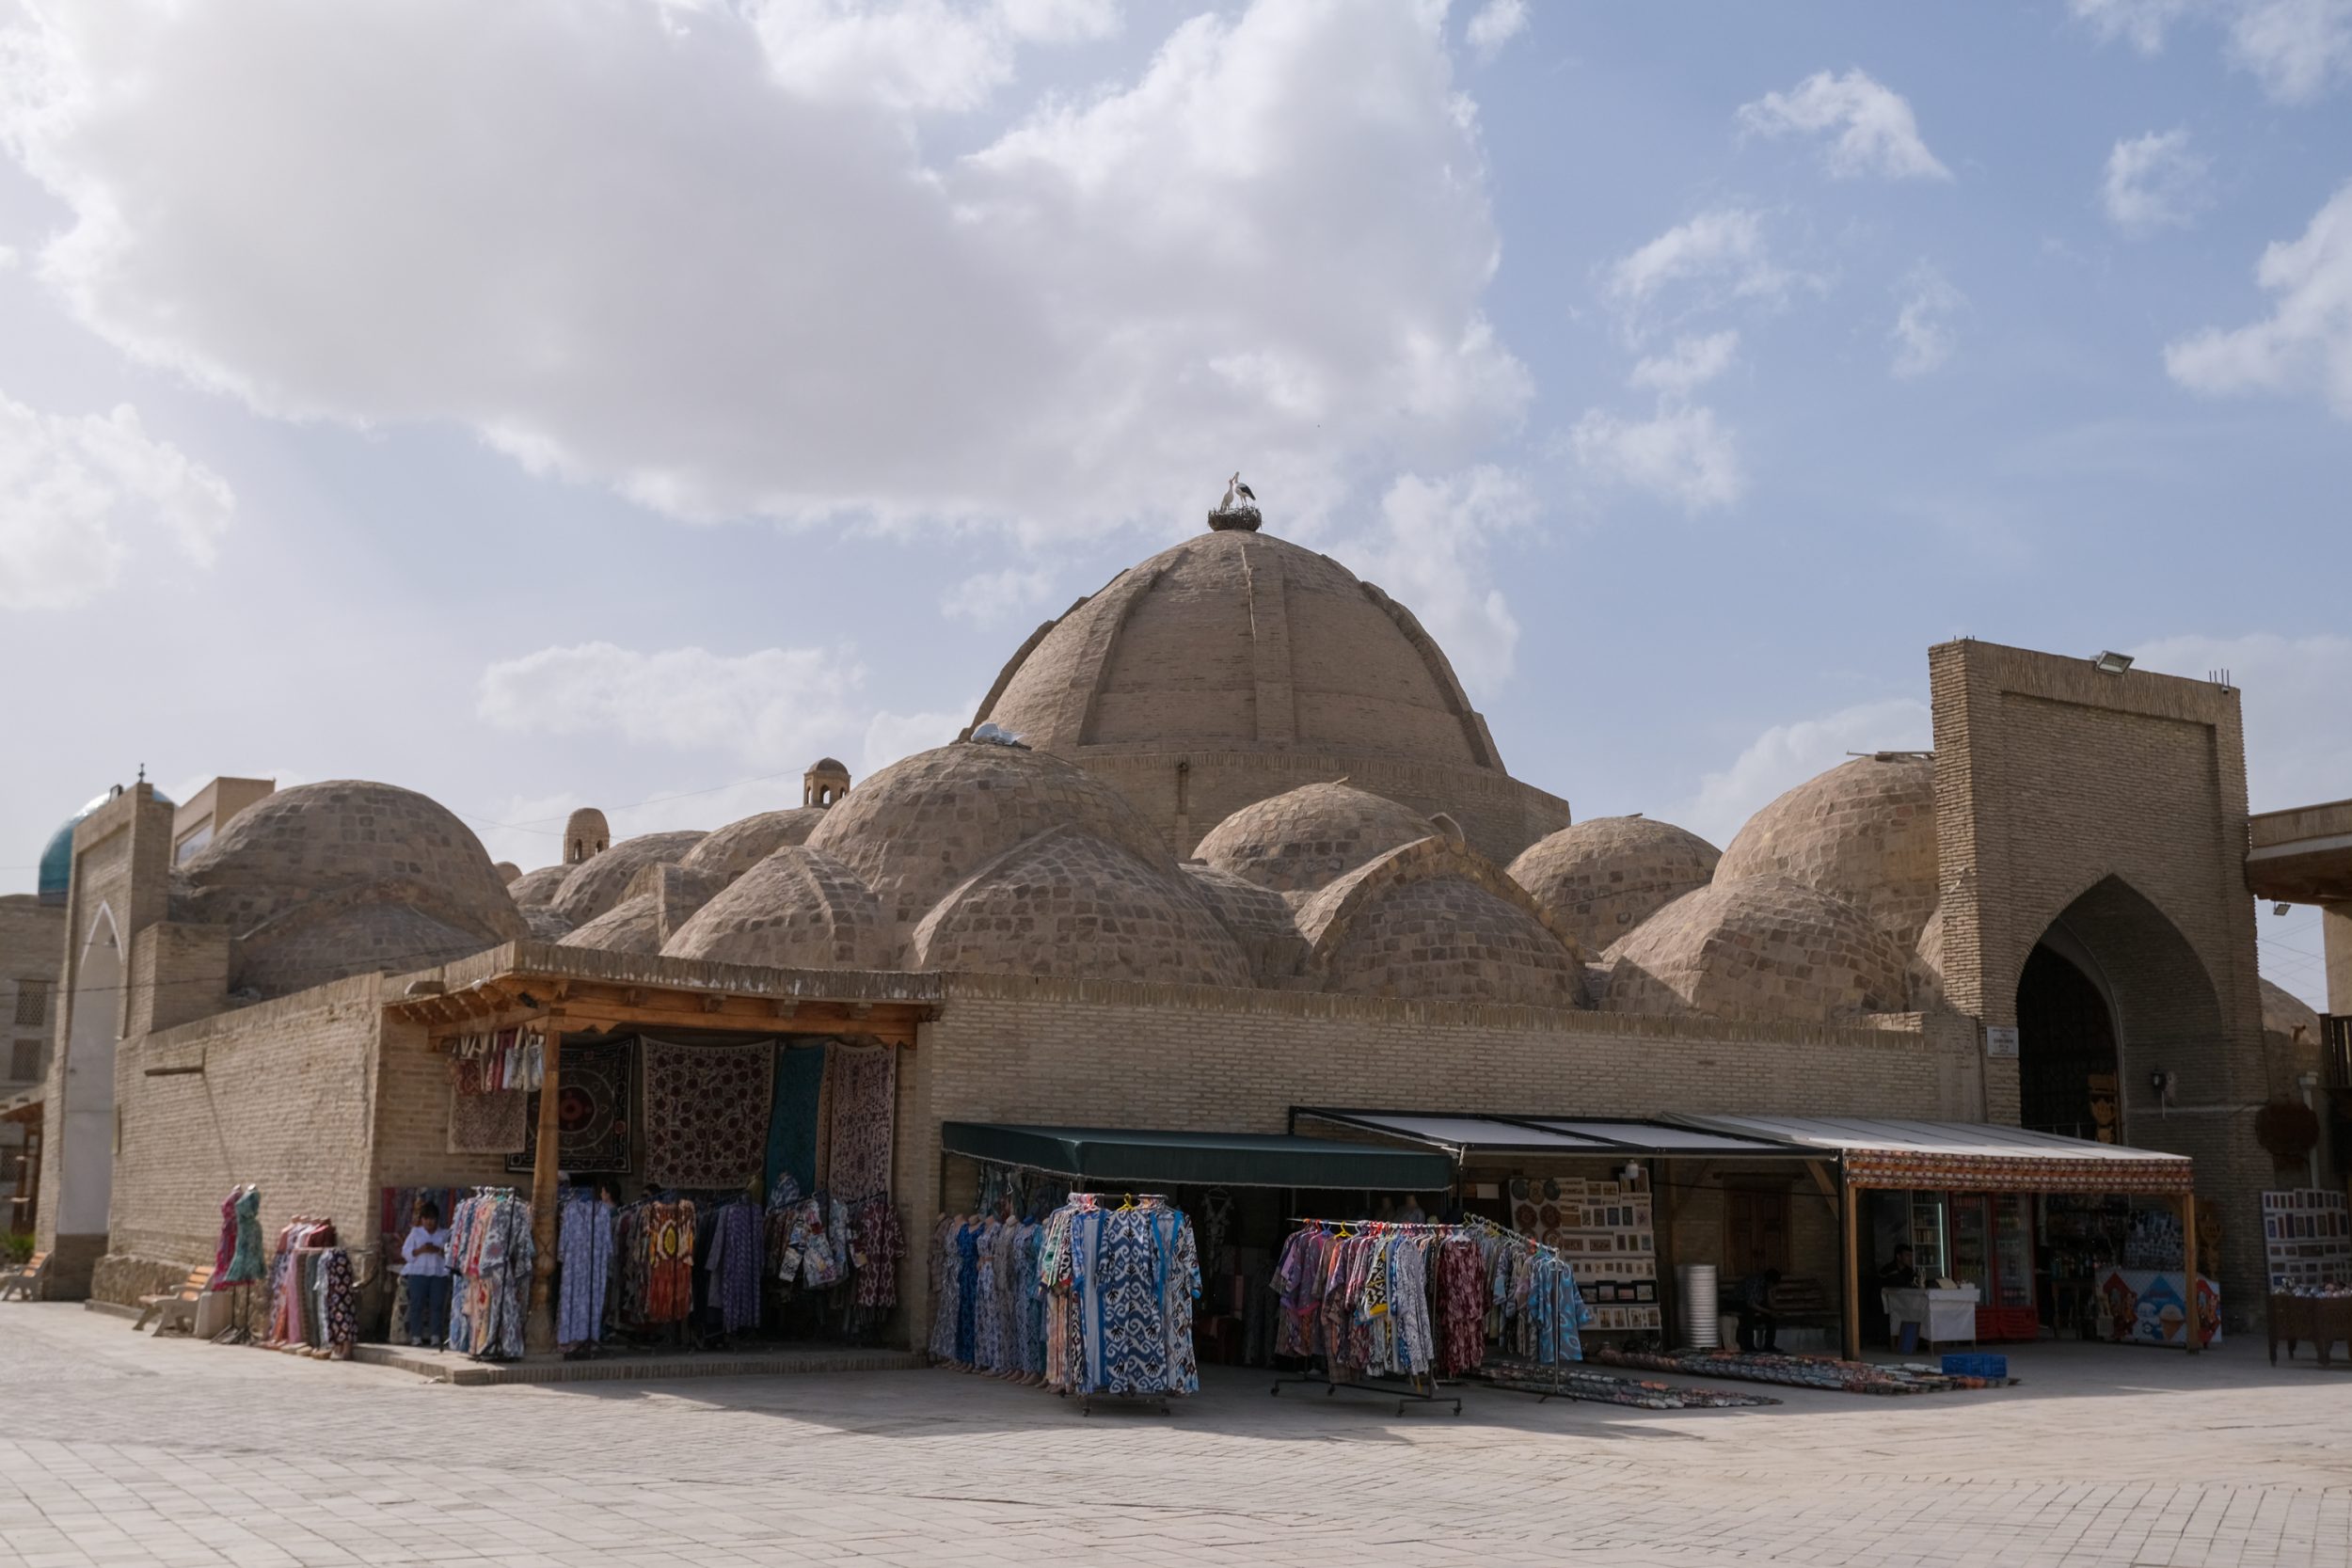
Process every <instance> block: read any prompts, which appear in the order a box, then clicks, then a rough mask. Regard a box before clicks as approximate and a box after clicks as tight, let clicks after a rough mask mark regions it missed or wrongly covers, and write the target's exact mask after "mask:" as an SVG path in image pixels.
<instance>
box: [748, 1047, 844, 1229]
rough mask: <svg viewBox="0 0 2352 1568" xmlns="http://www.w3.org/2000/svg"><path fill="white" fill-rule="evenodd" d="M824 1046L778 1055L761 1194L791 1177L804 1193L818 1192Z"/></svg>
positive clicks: (788, 1051)
mask: <svg viewBox="0 0 2352 1568" xmlns="http://www.w3.org/2000/svg"><path fill="white" fill-rule="evenodd" d="M829 1054H831V1053H829V1052H828V1051H827V1050H826V1049H825V1048H824V1047H823V1046H821V1045H818V1046H799V1047H795V1048H793V1049H791V1050H783V1051H778V1052H777V1053H776V1099H775V1108H774V1110H773V1111H772V1112H771V1113H770V1116H769V1120H768V1167H767V1170H766V1172H765V1173H764V1174H765V1175H766V1177H767V1180H766V1182H765V1184H764V1185H763V1186H762V1187H761V1189H760V1190H761V1191H762V1192H774V1191H775V1190H776V1178H777V1177H779V1176H784V1175H787V1174H788V1175H789V1176H790V1177H791V1178H792V1180H793V1181H794V1182H795V1183H797V1184H798V1185H799V1187H800V1190H801V1191H803V1192H804V1193H813V1192H815V1191H816V1190H817V1141H818V1140H817V1129H818V1119H817V1114H818V1108H819V1106H820V1104H821V1103H822V1101H823V1099H824V1088H825V1058H826V1056H828V1055H829Z"/></svg>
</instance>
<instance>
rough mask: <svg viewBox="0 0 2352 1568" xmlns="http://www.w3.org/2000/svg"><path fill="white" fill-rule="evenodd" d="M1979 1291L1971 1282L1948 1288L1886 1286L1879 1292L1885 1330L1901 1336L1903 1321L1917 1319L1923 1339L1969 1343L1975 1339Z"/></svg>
mask: <svg viewBox="0 0 2352 1568" xmlns="http://www.w3.org/2000/svg"><path fill="white" fill-rule="evenodd" d="M1981 1295H1982V1292H1980V1291H1978V1289H1977V1288H1976V1287H1975V1286H1974V1285H1963V1286H1960V1287H1959V1288H1958V1289H1956V1290H1950V1291H1939V1290H1934V1289H1927V1290H1905V1289H1903V1288H1901V1287H1899V1286H1889V1287H1887V1288H1886V1289H1885V1290H1883V1291H1880V1292H1879V1300H1880V1302H1881V1303H1882V1304H1883V1306H1884V1307H1885V1308H1886V1325H1887V1331H1888V1335H1889V1337H1890V1338H1893V1339H1896V1340H1898V1341H1899V1340H1900V1339H1901V1338H1902V1332H1903V1324H1905V1323H1917V1324H1918V1325H1919V1338H1920V1339H1921V1340H1922V1341H1923V1342H1924V1343H1927V1344H1931V1345H1953V1344H1958V1343H1960V1342H1961V1341H1963V1340H1966V1341H1967V1342H1968V1343H1969V1344H1972V1345H1973V1344H1975V1343H1976V1342H1977V1303H1978V1301H1979V1299H1980V1298H1981Z"/></svg>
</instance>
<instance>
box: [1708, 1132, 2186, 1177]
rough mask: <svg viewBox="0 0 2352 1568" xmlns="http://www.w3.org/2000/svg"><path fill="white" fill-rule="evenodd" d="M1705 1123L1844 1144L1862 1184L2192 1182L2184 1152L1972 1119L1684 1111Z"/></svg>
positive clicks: (1851, 1171)
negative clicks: (1707, 1114)
mask: <svg viewBox="0 0 2352 1568" xmlns="http://www.w3.org/2000/svg"><path fill="white" fill-rule="evenodd" d="M1678 1119H1681V1120H1686V1121H1689V1122H1691V1123H1692V1124H1693V1125H1695V1126H1700V1127H1711V1128H1717V1129H1720V1130H1722V1131H1724V1132H1735V1133H1738V1134H1740V1135H1741V1136H1744V1137H1753V1138H1771V1139H1775V1140H1778V1141H1780V1142H1783V1143H1792V1144H1800V1145H1804V1146H1806V1147H1809V1148H1819V1149H1821V1150H1823V1151H1825V1152H1827V1151H1832V1150H1834V1151H1836V1153H1837V1155H1838V1156H1839V1163H1840V1164H1841V1165H1842V1166H1843V1167H1844V1170H1845V1177H1846V1180H1847V1182H1848V1183H1849V1184H1850V1185H1852V1186H1856V1187H1880V1188H1886V1187H1894V1188H1915V1189H1924V1190H1932V1189H1939V1188H1941V1189H1948V1190H1951V1191H1955V1192H1970V1193H2146V1194H2167V1193H2171V1194H2177V1193H2185V1192H2189V1191H2191V1190H2192V1188H2193V1182H2194V1175H2195V1167H2194V1166H2193V1165H2192V1164H2191V1163H2190V1161H2189V1158H2188V1156H2187V1155H2185V1154H2167V1153H2164V1152H2162V1151H2160V1150H2157V1149H2153V1148H2132V1147H2131V1146H2129V1145H2127V1144H2102V1143H2091V1142H2090V1141H2089V1140H2087V1139H2083V1138H2067V1137H2060V1136H2059V1135H2058V1134H2057V1133H2054V1132H2027V1131H2026V1129H2024V1128H2020V1127H1999V1126H1995V1125H1994V1124H1992V1123H1990V1122H1974V1121H1880V1120H1873V1119H1869V1118H1866V1117H1681V1118H1678Z"/></svg>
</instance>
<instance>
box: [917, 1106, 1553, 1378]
mask: <svg viewBox="0 0 2352 1568" xmlns="http://www.w3.org/2000/svg"><path fill="white" fill-rule="evenodd" d="M942 1141H943V1147H944V1148H945V1149H946V1153H947V1154H948V1156H949V1160H948V1161H947V1162H946V1168H944V1169H943V1173H942V1180H943V1188H944V1189H945V1191H944V1193H943V1204H942V1208H943V1215H942V1218H941V1220H940V1222H939V1225H938V1227H936V1229H935V1230H934V1232H933V1234H932V1236H931V1238H930V1245H929V1248H928V1251H929V1255H930V1285H931V1290H930V1299H931V1303H932V1317H931V1328H930V1339H929V1349H930V1354H931V1355H932V1357H933V1358H934V1359H935V1360H936V1361H938V1362H941V1363H944V1364H946V1365H950V1366H956V1367H961V1368H963V1369H965V1370H972V1371H977V1372H986V1373H991V1374H993V1375H996V1376H1001V1377H1006V1378H1010V1379H1013V1380H1016V1381H1022V1382H1028V1383H1034V1384H1037V1385H1039V1386H1042V1387H1044V1388H1047V1389H1051V1390H1054V1391H1056V1392H1060V1393H1067V1394H1075V1395H1077V1396H1080V1398H1081V1399H1082V1401H1085V1400H1091V1399H1093V1398H1096V1397H1102V1396H1106V1395H1119V1396H1128V1397H1145V1398H1152V1399H1163V1400H1164V1399H1165V1398H1166V1397H1167V1396H1169V1395H1177V1394H1184V1393H1190V1392H1195V1391H1197V1390H1198V1388H1199V1371H1198V1367H1199V1363H1200V1361H1201V1360H1203V1359H1207V1360H1211V1361H1214V1362H1222V1363H1227V1364H1233V1365H1249V1366H1263V1367H1269V1368H1272V1369H1275V1370H1277V1371H1278V1373H1279V1375H1278V1376H1277V1378H1276V1380H1275V1382H1274V1384H1273V1389H1274V1391H1275V1392H1277V1393H1279V1392H1280V1391H1281V1390H1282V1388H1283V1387H1285V1386H1290V1385H1294V1384H1311V1385H1313V1386H1317V1387H1320V1388H1323V1389H1325V1390H1326V1391H1327V1392H1340V1391H1345V1392H1353V1393H1373V1394H1375V1395H1377V1396H1379V1397H1381V1398H1383V1399H1394V1400H1396V1401H1397V1402H1399V1408H1400V1410H1401V1409H1402V1408H1404V1407H1405V1406H1406V1405H1407V1404H1409V1403H1411V1402H1431V1403H1441V1404H1450V1405H1452V1406H1453V1407H1454V1409H1456V1410H1457V1411H1458V1409H1459V1400H1458V1398H1456V1397H1454V1396H1452V1395H1449V1394H1447V1393H1444V1392H1442V1391H1441V1388H1440V1380H1454V1379H1458V1378H1460V1377H1461V1376H1463V1375H1465V1374H1467V1373H1470V1372H1471V1371H1477V1370H1485V1371H1486V1372H1488V1373H1489V1374H1490V1375H1493V1376H1496V1377H1497V1378H1498V1380H1508V1379H1511V1378H1515V1377H1516V1378H1519V1379H1523V1380H1534V1381H1537V1382H1540V1380H1541V1378H1542V1376H1543V1374H1544V1373H1545V1371H1546V1370H1547V1369H1560V1368H1564V1367H1565V1366H1567V1365H1568V1364H1571V1363H1573V1362H1575V1361H1577V1360H1578V1359H1580V1358H1581V1354H1582V1352H1581V1336H1582V1333H1583V1331H1584V1329H1585V1327H1586V1326H1587V1325H1588V1324H1589V1323H1590V1322H1591V1321H1592V1318H1591V1312H1590V1309H1589V1308H1588V1307H1586V1305H1585V1303H1584V1301H1583V1298H1582V1297H1581V1294H1580V1293H1579V1291H1578V1290H1577V1287H1576V1280H1575V1275H1574V1272H1573V1267H1572V1265H1571V1263H1570V1262H1569V1260H1568V1259H1567V1258H1566V1256H1565V1254H1563V1253H1562V1252H1561V1251H1560V1250H1559V1249H1557V1248H1556V1247H1552V1246H1548V1245H1545V1244H1543V1243H1540V1242H1538V1241H1537V1240H1536V1239H1535V1238H1534V1237H1532V1236H1527V1235H1524V1234H1520V1233H1517V1232H1514V1231H1513V1230H1511V1229H1510V1228H1508V1227H1505V1226H1502V1225H1501V1224H1498V1223H1496V1222H1495V1221H1493V1220H1490V1219H1487V1218H1486V1217H1484V1216H1480V1215H1472V1214H1464V1213H1462V1212H1459V1210H1458V1209H1457V1208H1456V1207H1455V1206H1454V1205H1452V1204H1451V1203H1450V1202H1449V1199H1448V1189H1449V1187H1450V1183H1451V1170H1450V1168H1449V1167H1448V1165H1447V1164H1446V1163H1445V1161H1444V1160H1443V1158H1442V1157H1440V1156H1435V1155H1432V1154H1430V1153H1427V1152H1424V1151H1420V1150H1411V1149H1403V1148H1378V1147H1373V1146H1367V1145H1350V1144H1344V1143H1339V1142H1334V1141H1329V1140H1322V1139H1314V1138H1305V1137H1299V1136H1296V1135H1287V1136H1273V1135H1257V1134H1217V1133H1188V1132H1132V1131H1113V1130H1107V1129H1075V1128H1041V1127H1006V1126H995V1125H979V1124H972V1123H955V1122H951V1123H948V1124H947V1125H946V1127H945V1128H944V1129H943V1130H942ZM1424 1205H1434V1206H1435V1207H1434V1208H1430V1207H1424ZM1534 1391H1542V1390H1541V1389H1540V1388H1537V1389H1535V1390H1534Z"/></svg>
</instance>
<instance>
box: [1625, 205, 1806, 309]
mask: <svg viewBox="0 0 2352 1568" xmlns="http://www.w3.org/2000/svg"><path fill="white" fill-rule="evenodd" d="M1800 281H1802V279H1801V278H1800V277H1798V275H1797V274H1795V273H1792V272H1789V271H1788V270H1786V269H1784V268H1782V267H1780V266H1778V265H1776V264H1774V262H1773V261H1772V255H1771V252H1770V250H1769V249H1768V248H1767V246H1766V245H1765V242H1764V221H1763V219H1762V218H1761V217H1759V216H1758V215H1757V214H1756V213H1754V212H1751V211H1749V210H1748V209H1746V208H1744V207H1714V208H1709V209H1708V211H1706V212H1704V213H1701V214H1698V215H1697V216H1696V217H1694V218H1692V219H1691V221H1690V222H1688V223H1681V224H1677V225H1676V226H1675V227H1674V228H1672V229H1669V230H1666V231H1665V232H1664V233H1663V234H1661V235H1659V236H1658V238H1656V239H1654V240H1652V241H1650V242H1649V243H1648V244H1647V245H1643V246H1642V247H1641V248H1640V249H1638V250H1635V251H1634V252H1632V253H1631V254H1630V255H1629V256H1626V257H1624V258H1622V259H1621V260H1619V261H1617V262H1616V264H1615V265H1613V266H1612V267H1611V268H1610V269H1609V273H1608V277H1607V282H1606V286H1607V289H1608V293H1609V294H1610V296H1611V297H1612V298H1613V299H1614V300H1615V301H1616V302H1617V303H1618V304H1619V305H1620V306H1621V307H1623V308H1624V309H1627V310H1629V311H1630V312H1635V313H1638V312H1641V311H1643V310H1644V309H1646V308H1648V307H1650V306H1652V305H1653V304H1654V303H1655V302H1657V301H1659V300H1661V298H1662V297H1664V296H1665V294H1666V293H1668V292H1669V291H1670V290H1677V289H1684V288H1687V289H1689V290H1691V291H1692V292H1693V293H1695V294H1696V296H1697V298H1698V301H1699V303H1700V304H1701V305H1702V306H1712V305H1720V304H1722V303H1724V302H1725V301H1727V300H1734V299H1753V300H1762V301H1764V302H1766V303H1776V302H1778V301H1779V300H1781V299H1783V298H1785V297H1786V296H1787V295H1788V291H1789V290H1790V289H1791V288H1793V287H1794V286H1795V285H1796V284H1797V283H1798V282H1800Z"/></svg>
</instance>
